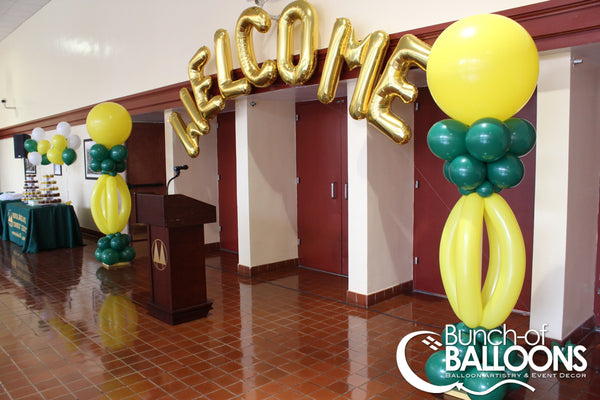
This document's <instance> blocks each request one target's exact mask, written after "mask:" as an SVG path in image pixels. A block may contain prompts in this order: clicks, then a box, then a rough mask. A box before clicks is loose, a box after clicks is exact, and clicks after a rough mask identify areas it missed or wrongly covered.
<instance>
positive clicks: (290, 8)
mask: <svg viewBox="0 0 600 400" xmlns="http://www.w3.org/2000/svg"><path fill="white" fill-rule="evenodd" d="M298 20H300V22H301V29H302V32H301V35H300V41H301V43H300V60H299V61H298V64H297V65H294V63H293V62H292V51H293V48H294V35H293V29H294V22H296V21H298ZM318 32H319V26H318V17H317V11H316V10H315V8H314V7H313V6H312V5H311V4H310V3H308V2H306V1H303V0H299V1H295V2H293V3H290V4H288V5H287V6H286V7H285V8H284V9H283V12H282V13H281V17H280V18H279V24H278V25H277V69H278V70H279V75H281V79H283V81H284V82H285V83H287V84H289V85H302V84H303V83H305V82H306V81H307V80H309V79H310V77H311V76H312V74H313V73H314V72H315V68H316V67H317V45H318Z"/></svg>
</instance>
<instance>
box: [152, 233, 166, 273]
mask: <svg viewBox="0 0 600 400" xmlns="http://www.w3.org/2000/svg"><path fill="white" fill-rule="evenodd" d="M152 265H153V266H154V268H156V269H157V270H159V271H163V270H164V269H165V268H167V247H166V246H165V244H164V243H163V241H162V240H160V239H154V241H153V242H152Z"/></svg>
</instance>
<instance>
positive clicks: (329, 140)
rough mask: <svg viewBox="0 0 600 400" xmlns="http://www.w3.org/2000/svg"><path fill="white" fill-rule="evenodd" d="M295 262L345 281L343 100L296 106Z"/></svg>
mask: <svg viewBox="0 0 600 400" xmlns="http://www.w3.org/2000/svg"><path fill="white" fill-rule="evenodd" d="M296 174H297V187H298V191H297V193H298V195H297V196H298V197H297V200H298V258H299V264H300V265H302V266H304V267H309V268H314V269H318V270H321V271H326V272H331V273H335V274H340V275H348V148H347V109H346V101H345V99H336V100H334V101H333V102H332V103H331V104H322V103H321V102H319V101H308V102H302V103H297V104H296Z"/></svg>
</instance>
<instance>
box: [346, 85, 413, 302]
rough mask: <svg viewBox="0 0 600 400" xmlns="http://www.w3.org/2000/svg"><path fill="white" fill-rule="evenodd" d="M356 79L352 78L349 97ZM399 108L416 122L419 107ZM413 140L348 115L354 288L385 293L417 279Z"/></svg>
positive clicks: (397, 106) (350, 272)
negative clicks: (398, 140) (401, 138)
mask: <svg viewBox="0 0 600 400" xmlns="http://www.w3.org/2000/svg"><path fill="white" fill-rule="evenodd" d="M355 84H356V81H355V80H352V81H349V82H348V86H347V88H348V90H347V93H348V97H349V99H348V101H350V97H351V96H352V93H353V92H354V87H355ZM393 111H394V113H395V114H396V115H398V116H399V117H401V118H402V119H404V121H405V122H407V123H408V124H409V125H410V126H413V120H414V119H413V106H412V104H403V103H402V102H401V101H400V100H398V101H397V102H394V107H393ZM413 182H414V155H413V142H412V141H411V142H409V143H408V144H405V145H398V144H395V143H394V142H392V141H391V140H390V139H388V138H387V137H386V136H385V135H384V134H383V133H381V132H380V131H379V130H377V129H376V128H374V127H373V126H371V125H369V124H368V123H367V122H366V120H360V121H355V120H353V119H351V118H349V119H348V188H349V197H348V290H349V291H351V292H355V293H360V294H370V293H376V292H380V291H382V290H385V289H387V288H390V287H393V286H396V285H398V284H401V283H404V282H407V281H410V280H411V279H412V254H413V215H414V213H413V190H414V183H413Z"/></svg>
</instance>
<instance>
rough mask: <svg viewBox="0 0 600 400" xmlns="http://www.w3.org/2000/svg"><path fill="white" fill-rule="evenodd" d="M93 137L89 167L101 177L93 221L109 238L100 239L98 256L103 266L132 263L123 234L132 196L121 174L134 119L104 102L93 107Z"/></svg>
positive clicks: (96, 188)
mask: <svg viewBox="0 0 600 400" xmlns="http://www.w3.org/2000/svg"><path fill="white" fill-rule="evenodd" d="M86 125H87V129H88V133H89V134H90V137H91V138H92V139H93V140H94V141H95V142H96V144H94V145H93V146H92V148H91V149H90V157H91V158H92V161H91V162H90V168H91V169H92V170H93V171H96V172H101V173H102V175H101V176H100V178H99V179H98V181H97V182H96V184H95V185H94V188H93V189H92V198H91V209H92V218H93V219H94V222H95V223H96V225H97V226H98V229H100V231H101V232H102V233H103V234H104V235H106V236H103V237H101V238H100V239H99V240H98V243H97V244H98V248H97V249H96V252H95V254H94V255H95V257H96V259H97V260H98V261H100V262H102V263H103V264H104V265H107V266H110V265H114V264H117V263H129V262H130V261H131V260H133V259H134V258H135V250H134V249H133V247H131V246H130V243H129V236H128V235H125V234H121V233H120V232H121V231H122V230H123V229H125V227H126V226H127V222H128V221H129V214H130V213H131V195H130V194H129V189H128V188H127V183H125V180H124V179H123V177H122V176H121V175H119V173H120V172H123V171H125V168H126V164H125V160H126V159H127V155H128V153H127V148H126V147H125V146H123V143H124V142H125V141H126V140H127V138H128V137H129V135H130V133H131V126H132V123H131V116H130V115H129V113H128V112H127V110H126V109H125V108H124V107H123V106H121V105H119V104H117V103H111V102H106V103H101V104H98V105H97V106H95V107H94V108H92V110H91V111H90V112H89V114H88V116H87V120H86Z"/></svg>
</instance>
